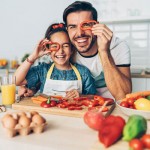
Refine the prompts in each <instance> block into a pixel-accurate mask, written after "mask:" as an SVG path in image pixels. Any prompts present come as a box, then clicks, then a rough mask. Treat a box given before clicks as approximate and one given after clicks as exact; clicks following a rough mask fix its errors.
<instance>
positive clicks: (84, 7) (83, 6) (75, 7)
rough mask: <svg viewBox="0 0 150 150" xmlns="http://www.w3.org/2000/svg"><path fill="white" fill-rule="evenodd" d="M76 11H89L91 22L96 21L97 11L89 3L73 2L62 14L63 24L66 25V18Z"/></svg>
mask: <svg viewBox="0 0 150 150" xmlns="http://www.w3.org/2000/svg"><path fill="white" fill-rule="evenodd" d="M77 11H90V12H91V13H92V15H93V20H96V21H97V11H96V9H95V8H94V7H93V6H92V4H91V3H89V2H86V1H75V2H74V3H72V4H71V5H69V6H68V7H67V8H66V9H65V10H64V13H63V21H64V23H65V24H67V16H68V15H69V14H70V13H72V12H77Z"/></svg>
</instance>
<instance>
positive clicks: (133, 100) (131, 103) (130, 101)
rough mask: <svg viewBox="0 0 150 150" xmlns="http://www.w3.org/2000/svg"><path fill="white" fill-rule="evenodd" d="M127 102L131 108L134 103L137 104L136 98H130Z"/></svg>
mask: <svg viewBox="0 0 150 150" xmlns="http://www.w3.org/2000/svg"><path fill="white" fill-rule="evenodd" d="M127 102H128V104H129V105H130V106H133V105H134V102H135V99H134V98H128V99H127Z"/></svg>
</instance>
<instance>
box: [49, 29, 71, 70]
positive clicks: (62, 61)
mask: <svg viewBox="0 0 150 150" xmlns="http://www.w3.org/2000/svg"><path fill="white" fill-rule="evenodd" d="M50 41H52V42H56V43H59V44H60V49H59V50H58V51H52V52H51V54H50V55H51V58H52V60H53V61H54V62H55V65H56V66H58V65H59V66H63V67H64V66H65V65H68V64H69V59H70V56H71V54H72V52H71V45H70V41H69V37H68V35H67V34H66V33H65V32H57V33H54V34H53V35H51V38H50Z"/></svg>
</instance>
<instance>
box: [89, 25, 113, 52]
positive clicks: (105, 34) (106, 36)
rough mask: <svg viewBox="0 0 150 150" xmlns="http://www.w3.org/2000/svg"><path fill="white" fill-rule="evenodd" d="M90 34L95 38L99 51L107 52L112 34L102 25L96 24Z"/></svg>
mask: <svg viewBox="0 0 150 150" xmlns="http://www.w3.org/2000/svg"><path fill="white" fill-rule="evenodd" d="M92 33H93V34H94V35H96V36H97V44H98V50H99V51H109V47H110V43H111V39H112V36H113V32H112V31H111V30H110V29H109V28H108V27H107V26H106V25H104V24H96V25H94V26H93V28H92Z"/></svg>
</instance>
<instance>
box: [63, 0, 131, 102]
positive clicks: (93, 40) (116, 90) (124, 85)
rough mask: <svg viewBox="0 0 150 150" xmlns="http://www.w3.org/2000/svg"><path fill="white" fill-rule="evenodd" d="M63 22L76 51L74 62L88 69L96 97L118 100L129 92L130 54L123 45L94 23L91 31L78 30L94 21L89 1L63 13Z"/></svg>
mask: <svg viewBox="0 0 150 150" xmlns="http://www.w3.org/2000/svg"><path fill="white" fill-rule="evenodd" d="M63 20H64V22H65V24H66V26H67V29H68V33H69V37H70V40H71V42H72V45H73V46H74V47H75V49H76V50H77V53H76V54H75V56H74V57H75V60H76V62H77V63H80V64H82V65H85V66H86V67H88V68H89V69H90V71H91V73H92V75H93V77H94V79H95V84H96V86H97V90H98V94H99V95H102V96H106V97H112V96H113V97H114V98H115V99H116V100H119V99H121V98H124V97H125V95H126V94H127V93H130V92H131V75H130V51H129V48H128V46H127V45H126V44H125V42H123V41H120V40H119V39H118V38H116V37H114V35H113V32H112V31H111V30H110V29H109V28H108V27H107V26H106V25H104V24H101V23H99V24H96V25H94V26H93V27H92V30H82V29H81V27H80V25H81V23H82V22H84V21H88V20H95V21H97V11H96V9H95V8H94V7H93V6H92V5H91V4H90V3H89V2H85V1H76V2H74V3H72V4H71V5H70V6H68V7H67V8H66V9H65V10H64V13H63ZM106 86H107V88H106ZM108 90H109V91H108ZM110 93H111V94H110Z"/></svg>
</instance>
